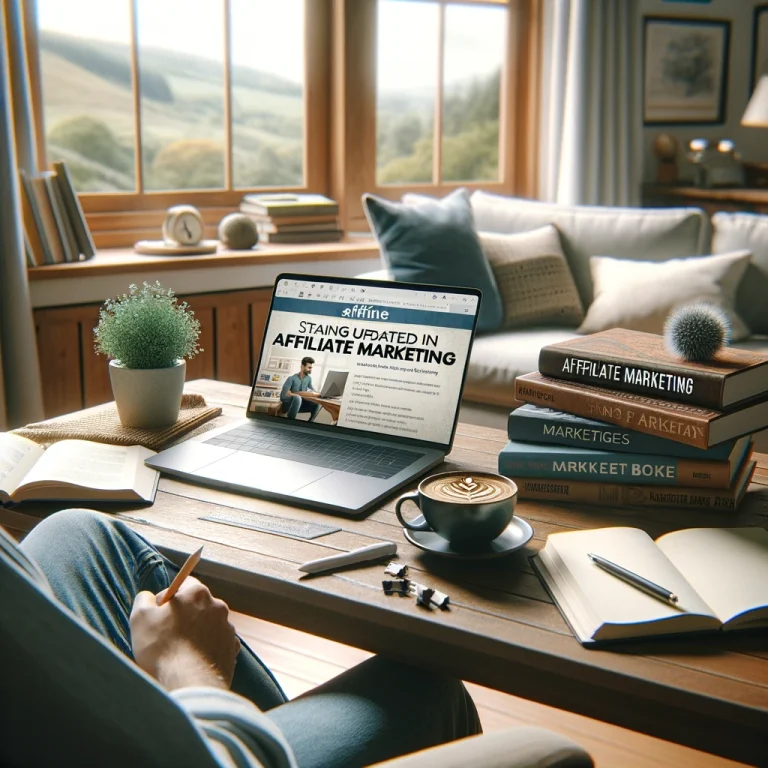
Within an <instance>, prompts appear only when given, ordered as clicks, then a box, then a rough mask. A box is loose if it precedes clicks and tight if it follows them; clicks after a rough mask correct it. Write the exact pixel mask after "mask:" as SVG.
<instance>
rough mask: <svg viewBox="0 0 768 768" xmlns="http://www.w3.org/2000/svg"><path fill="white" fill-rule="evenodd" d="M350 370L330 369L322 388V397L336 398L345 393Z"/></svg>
mask: <svg viewBox="0 0 768 768" xmlns="http://www.w3.org/2000/svg"><path fill="white" fill-rule="evenodd" d="M348 376H349V371H328V373H327V374H326V375H325V381H324V382H323V388H322V389H321V390H320V397H326V398H328V399H329V400H336V399H338V398H339V397H341V396H342V395H343V394H344V387H345V386H346V384H347V377H348Z"/></svg>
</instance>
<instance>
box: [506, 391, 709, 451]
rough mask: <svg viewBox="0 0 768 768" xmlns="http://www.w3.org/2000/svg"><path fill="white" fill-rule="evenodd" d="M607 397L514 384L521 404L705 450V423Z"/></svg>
mask: <svg viewBox="0 0 768 768" xmlns="http://www.w3.org/2000/svg"><path fill="white" fill-rule="evenodd" d="M610 394H611V393H610V390H604V391H601V390H598V389H594V388H593V389H590V390H584V391H574V390H566V389H564V388H561V387H558V386H557V382H556V381H554V380H552V379H541V380H539V381H532V380H530V379H524V378H518V379H517V381H516V382H515V397H516V398H517V399H518V400H522V401H523V402H526V403H533V405H539V406H543V407H545V408H554V409H555V410H558V411H565V412H566V413H573V414H575V415H576V416H584V417H585V418H587V419H598V420H599V421H605V422H608V423H609V424H616V425H617V426H619V427H624V428H625V429H634V430H636V431H638V432H643V433H645V434H647V435H655V436H656V437H662V438H665V439H667V440H675V441H676V442H679V443H685V444H686V445H692V446H694V447H696V448H708V447H709V422H707V421H706V420H705V419H702V418H696V417H695V416H694V415H692V414H687V413H683V412H681V411H675V410H673V409H670V410H668V411H667V410H664V411H662V410H660V409H659V408H658V407H656V406H654V405H650V404H648V403H643V402H642V399H641V398H638V399H637V400H632V401H630V400H627V399H618V398H612V397H611V396H610Z"/></svg>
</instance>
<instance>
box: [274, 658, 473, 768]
mask: <svg viewBox="0 0 768 768" xmlns="http://www.w3.org/2000/svg"><path fill="white" fill-rule="evenodd" d="M269 717H270V719H271V720H273V721H274V722H275V723H276V724H277V725H278V727H279V728H280V730H281V731H282V733H283V735H284V736H285V737H286V739H287V740H288V743H289V744H290V745H291V748H292V749H293V752H294V754H295V756H296V760H297V762H298V765H299V768H356V767H357V766H364V765H370V764H371V763H378V762H380V761H383V760H388V759H391V758H393V757H396V756H398V755H403V754H407V753H410V752H415V751H417V750H420V749H425V748H426V747H431V746H434V745H436V744H442V743H445V742H447V741H453V740H454V739H461V738H464V737H466V736H472V735H474V734H477V733H481V732H482V728H481V726H480V720H479V718H478V715H477V710H476V709H475V705H474V702H473V701H472V698H471V696H470V695H469V693H468V692H467V690H466V688H465V687H464V686H463V685H462V683H460V682H459V681H458V680H454V679H452V678H449V677H444V676H441V675H437V674H435V673H432V672H430V671H428V670H424V669H420V668H418V667H411V666H408V665H405V664H400V663H398V662H395V661H391V660H389V659H385V658H382V657H380V656H374V657H373V658H370V659H368V660H367V661H364V662H363V663H362V664H358V665H357V666H356V667H353V668H352V669H350V670H348V671H347V672H344V673H343V674H341V675H339V676H338V677H336V678H334V679H333V680H330V681H329V682H327V683H325V684H324V685H321V686H320V687H318V688H315V689H314V690H312V691H309V692H308V693H306V694H304V695H303V696H300V697H299V698H298V699H294V700H293V701H290V702H288V703H287V704H283V705H282V706H280V707H277V708H275V709H273V710H271V711H270V712H269Z"/></svg>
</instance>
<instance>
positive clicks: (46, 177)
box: [42, 171, 80, 261]
mask: <svg viewBox="0 0 768 768" xmlns="http://www.w3.org/2000/svg"><path fill="white" fill-rule="evenodd" d="M42 179H43V183H44V184H45V191H46V192H47V193H48V202H49V203H50V205H51V210H52V211H53V219H54V221H55V222H56V231H57V232H58V234H59V242H60V243H61V247H62V249H63V251H64V261H78V260H79V259H80V250H79V249H78V247H77V243H76V242H75V234H74V232H73V231H72V224H71V223H70V221H69V216H68V215H67V210H66V208H65V207H64V200H63V199H62V197H61V190H60V189H59V185H58V184H57V183H56V175H55V174H54V173H51V172H50V171H47V172H45V173H43V175H42Z"/></svg>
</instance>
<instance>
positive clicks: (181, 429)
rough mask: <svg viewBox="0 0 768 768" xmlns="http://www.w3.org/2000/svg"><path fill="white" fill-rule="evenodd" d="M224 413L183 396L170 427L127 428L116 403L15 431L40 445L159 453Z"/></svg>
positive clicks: (194, 397)
mask: <svg viewBox="0 0 768 768" xmlns="http://www.w3.org/2000/svg"><path fill="white" fill-rule="evenodd" d="M220 414H221V408H219V407H214V406H209V405H207V404H206V402H205V399H204V398H203V396H202V395H182V397H181V410H180V411H179V418H178V419H177V420H176V423H175V424H171V426H170V427H158V428H156V429H142V428H139V427H124V426H123V425H122V424H121V423H120V419H119V417H118V415H117V407H116V406H115V404H114V403H107V404H106V405H104V406H101V407H99V408H94V409H92V410H91V411H89V412H88V413H85V414H81V415H74V416H63V417H59V418H57V419H50V420H48V421H40V422H37V423H36V424H27V426H26V427H21V428H20V429H15V430H13V434H15V435H21V436H22V437H27V438H29V439H30V440H34V441H35V442H36V443H55V442H57V441H58V440H93V441H94V442H96V443H109V444H110V445H143V446H144V447H145V448H151V449H152V450H153V451H159V450H161V449H162V448H165V447H166V446H167V445H169V444H170V443H172V442H173V441H174V440H177V439H178V438H179V437H181V436H182V435H186V434H187V433H188V432H191V431H192V430H197V428H198V427H200V426H201V425H202V424H205V422H207V421H210V420H211V419H214V418H216V416H219V415H220ZM211 426H213V425H211Z"/></svg>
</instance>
